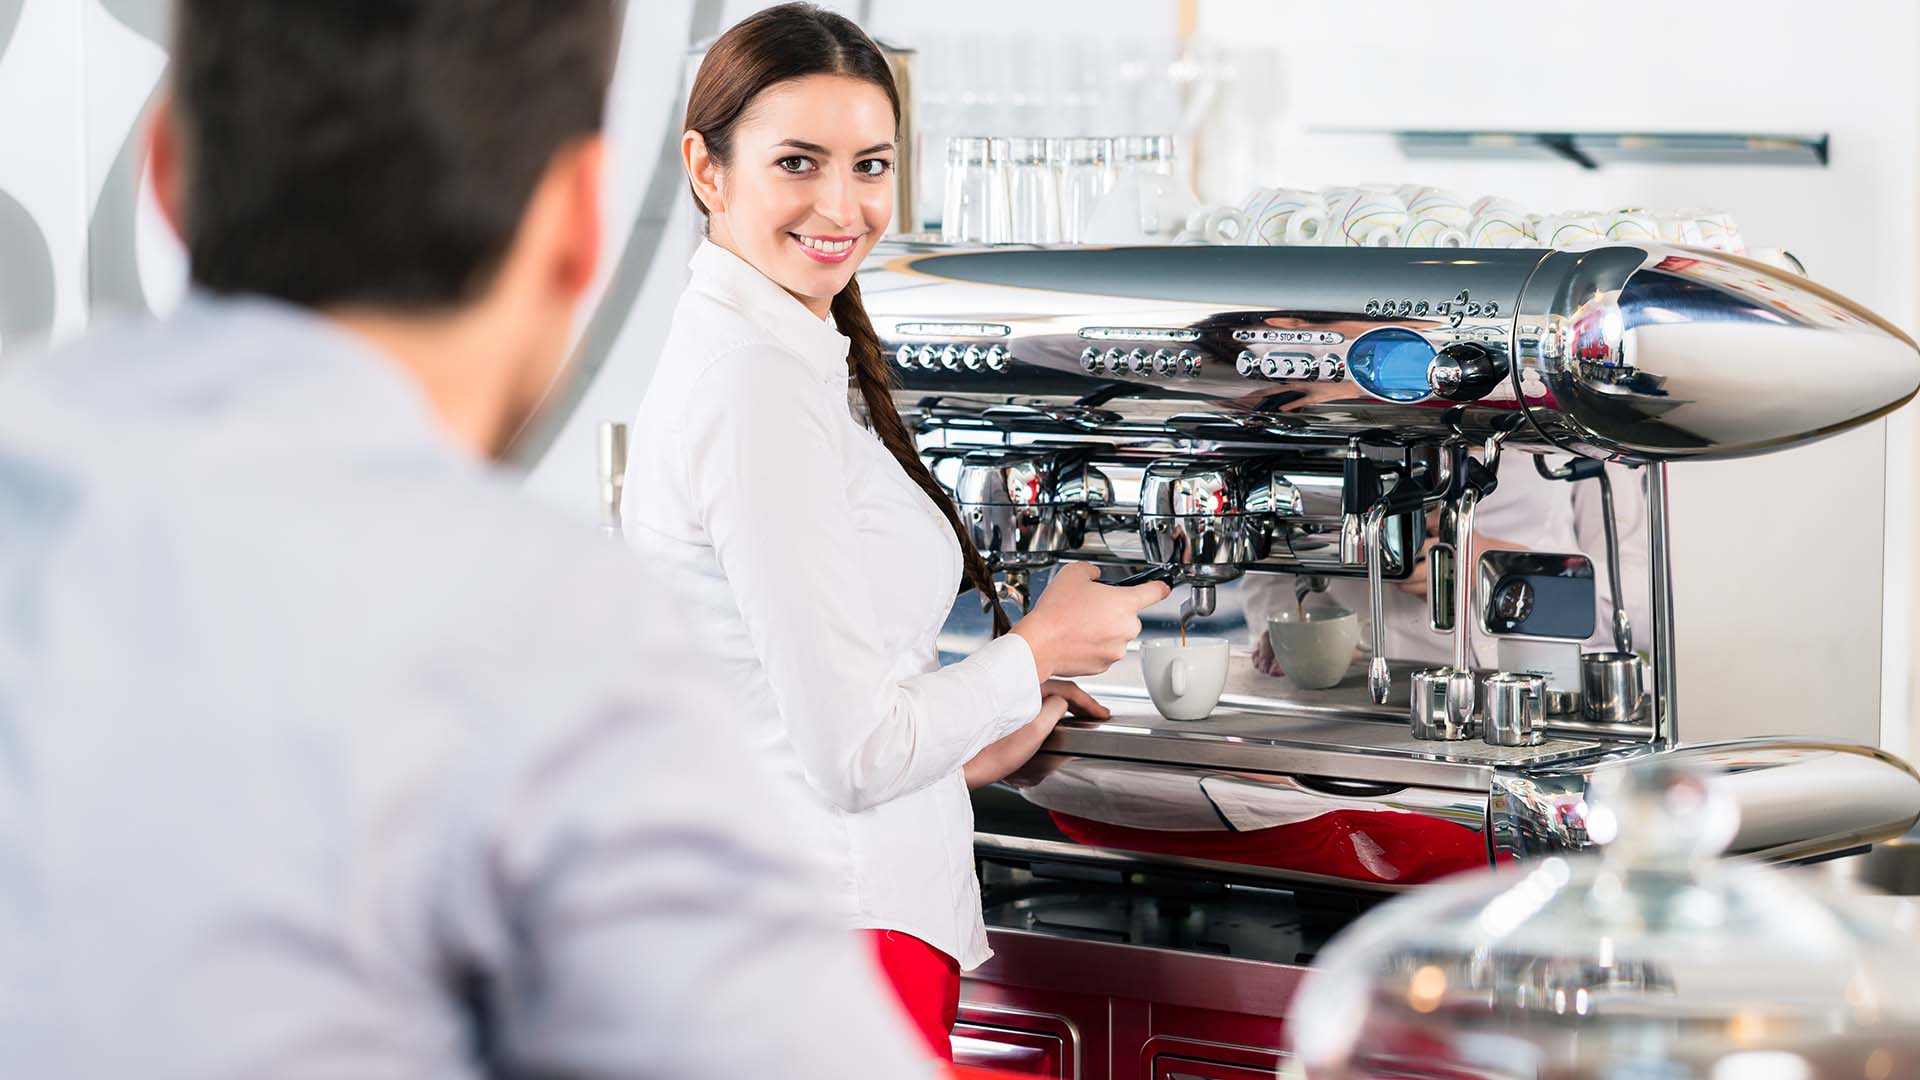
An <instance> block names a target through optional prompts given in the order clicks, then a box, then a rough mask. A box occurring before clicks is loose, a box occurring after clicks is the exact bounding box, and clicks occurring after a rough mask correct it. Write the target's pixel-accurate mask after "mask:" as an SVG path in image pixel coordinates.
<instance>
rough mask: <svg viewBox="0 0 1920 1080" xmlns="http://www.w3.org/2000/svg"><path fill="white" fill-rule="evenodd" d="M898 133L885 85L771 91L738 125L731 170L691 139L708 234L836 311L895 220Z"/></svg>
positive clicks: (802, 84)
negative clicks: (840, 296)
mask: <svg viewBox="0 0 1920 1080" xmlns="http://www.w3.org/2000/svg"><path fill="white" fill-rule="evenodd" d="M895 134H896V125H895V122H894V115H893V104H892V102H891V101H890V100H889V99H888V97H887V94H886V91H884V90H882V89H881V88H880V87H878V86H876V85H874V84H873V83H871V82H868V81H866V80H864V79H857V78H852V77H849V76H845V75H807V76H803V77H801V78H798V79H789V80H787V81H785V82H781V83H777V84H775V85H773V86H770V87H768V88H767V89H766V90H764V91H762V92H761V93H760V95H759V96H758V97H756V98H755V99H754V100H753V104H752V105H751V106H749V107H748V109H747V111H746V113H745V114H744V115H743V116H742V117H741V118H740V122H739V124H738V125H736V126H735V128H734V131H733V146H732V160H731V161H730V162H728V163H727V164H726V165H725V166H720V165H719V164H718V163H716V162H712V161H711V159H710V158H709V157H708V156H707V154H706V151H705V147H704V143H701V142H700V141H699V136H698V135H694V134H692V133H689V134H688V136H687V141H688V145H687V147H686V151H687V165H688V172H689V173H690V174H691V175H692V177H693V181H694V187H695V189H696V190H698V191H699V193H700V197H701V201H702V202H704V203H706V205H707V208H708V217H709V227H708V236H709V237H710V238H711V239H712V240H713V241H714V242H715V243H717V244H719V245H721V246H722V247H725V248H727V249H728V250H729V251H732V252H733V253H734V254H736V255H738V256H740V257H741V258H743V259H745V260H746V261H747V262H749V263H752V264H753V265H754V267H755V268H756V269H758V270H759V271H760V272H761V273H763V274H765V275H766V276H767V277H769V278H771V279H773V281H775V282H776V283H778V284H779V285H780V287H781V288H784V289H786V290H787V291H788V292H790V293H792V294H793V295H794V296H795V297H796V298H798V299H799V300H800V301H801V302H802V303H804V304H806V305H807V307H808V308H809V309H811V310H812V311H813V312H814V314H816V315H819V316H821V317H823V318H824V317H826V315H827V313H828V311H829V309H830V307H831V305H832V303H833V298H834V297H835V296H836V295H838V294H839V293H840V291H841V290H842V289H844V288H846V286H847V282H848V281H849V280H851V279H852V277H853V274H854V271H855V270H857V269H859V267H860V263H861V260H863V259H864V258H865V257H866V254H867V252H869V251H871V250H872V249H873V245H874V243H875V242H877V241H878V240H879V238H880V237H881V236H882V235H884V234H885V233H886V231H887V225H888V224H889V223H890V222H891V221H892V220H893V167H894V153H895V147H894V138H895Z"/></svg>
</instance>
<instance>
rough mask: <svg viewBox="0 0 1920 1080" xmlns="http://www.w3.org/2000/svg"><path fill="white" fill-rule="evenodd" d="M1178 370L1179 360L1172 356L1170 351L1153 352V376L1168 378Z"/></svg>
mask: <svg viewBox="0 0 1920 1080" xmlns="http://www.w3.org/2000/svg"><path fill="white" fill-rule="evenodd" d="M1179 369H1180V360H1179V358H1178V357H1176V356H1174V355H1173V350H1172V349H1160V350H1157V351H1156V352H1154V354H1153V370H1154V373H1155V374H1158V375H1164V376H1167V377H1169V378H1170V377H1172V376H1173V374H1174V373H1175V372H1177V371H1178V370H1179Z"/></svg>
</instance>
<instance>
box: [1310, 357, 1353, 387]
mask: <svg viewBox="0 0 1920 1080" xmlns="http://www.w3.org/2000/svg"><path fill="white" fill-rule="evenodd" d="M1314 377H1315V378H1317V379H1319V380H1320V381H1321V382H1339V381H1341V380H1342V379H1345V378H1346V377H1347V365H1345V364H1343V363H1341V362H1340V358H1339V357H1337V356H1323V357H1321V358H1320V362H1319V363H1318V364H1317V365H1315V368H1314Z"/></svg>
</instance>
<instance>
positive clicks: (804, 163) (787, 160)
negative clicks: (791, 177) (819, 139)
mask: <svg viewBox="0 0 1920 1080" xmlns="http://www.w3.org/2000/svg"><path fill="white" fill-rule="evenodd" d="M774 164H775V165H777V166H779V167H780V169H781V170H782V171H783V172H790V173H803V172H806V171H807V170H809V169H811V168H813V159H811V158H803V157H784V158H781V159H780V160H779V161H776V162H774Z"/></svg>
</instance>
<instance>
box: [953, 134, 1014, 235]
mask: <svg viewBox="0 0 1920 1080" xmlns="http://www.w3.org/2000/svg"><path fill="white" fill-rule="evenodd" d="M992 142H993V140H990V139H986V138H981V137H977V136H970V135H956V136H953V137H950V138H948V139H947V197H946V203H945V205H944V206H943V207H942V208H941V215H940V239H942V240H944V241H945V242H947V243H949V244H992V243H1001V242H1004V240H1003V236H1002V234H1004V232H1005V231H1006V230H1005V226H1004V224H997V223H996V218H995V215H996V214H998V213H1003V212H1004V211H1005V199H1004V198H1003V197H1002V196H1000V195H999V194H998V193H997V191H996V189H997V188H998V187H999V177H998V176H997V174H996V173H995V171H994V166H993V161H992V153H991V148H992Z"/></svg>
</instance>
